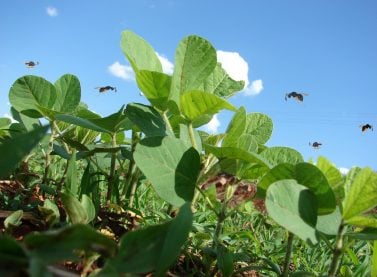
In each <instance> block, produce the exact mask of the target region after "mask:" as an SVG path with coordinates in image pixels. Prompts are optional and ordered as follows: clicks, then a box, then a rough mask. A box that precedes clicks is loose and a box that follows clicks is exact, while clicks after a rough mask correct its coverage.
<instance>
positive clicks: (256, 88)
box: [245, 79, 263, 95]
mask: <svg viewBox="0 0 377 277" xmlns="http://www.w3.org/2000/svg"><path fill="white" fill-rule="evenodd" d="M262 90H263V81H262V80H261V79H258V80H255V81H253V82H252V83H251V85H250V86H249V87H247V88H246V89H245V95H257V94H259V93H261V91H262Z"/></svg>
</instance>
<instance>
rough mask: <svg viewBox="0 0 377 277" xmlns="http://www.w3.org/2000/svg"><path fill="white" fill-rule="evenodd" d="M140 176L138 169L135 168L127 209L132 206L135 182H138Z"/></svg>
mask: <svg viewBox="0 0 377 277" xmlns="http://www.w3.org/2000/svg"><path fill="white" fill-rule="evenodd" d="M140 174H141V172H140V170H139V169H138V168H136V170H135V173H134V174H133V176H132V182H131V192H130V202H129V204H128V207H131V208H132V206H133V204H134V200H135V194H136V188H137V181H138V180H139V177H140Z"/></svg>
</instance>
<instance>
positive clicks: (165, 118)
mask: <svg viewBox="0 0 377 277" xmlns="http://www.w3.org/2000/svg"><path fill="white" fill-rule="evenodd" d="M166 113H167V111H164V112H163V113H162V118H163V119H164V121H165V124H166V126H167V127H168V129H169V130H170V131H171V132H172V133H174V130H173V128H172V126H171V124H170V121H169V118H168V116H167V115H166Z"/></svg>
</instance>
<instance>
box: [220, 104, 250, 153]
mask: <svg viewBox="0 0 377 277" xmlns="http://www.w3.org/2000/svg"><path fill="white" fill-rule="evenodd" d="M245 128H246V110H245V108H244V107H241V108H239V109H238V110H237V111H236V112H235V114H234V115H233V118H232V120H231V121H230V122H229V125H228V128H227V130H226V136H225V138H224V140H223V142H222V146H224V147H226V146H229V147H234V146H235V145H237V144H238V139H239V137H240V136H241V135H242V134H244V131H245Z"/></svg>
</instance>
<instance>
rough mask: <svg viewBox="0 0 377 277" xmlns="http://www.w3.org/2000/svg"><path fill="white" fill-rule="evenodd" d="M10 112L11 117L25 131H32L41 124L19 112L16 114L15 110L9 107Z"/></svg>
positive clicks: (37, 120)
mask: <svg viewBox="0 0 377 277" xmlns="http://www.w3.org/2000/svg"><path fill="white" fill-rule="evenodd" d="M10 112H11V114H12V117H13V118H14V119H15V120H17V121H18V122H19V123H20V124H21V125H22V126H23V127H24V128H25V130H27V131H31V130H34V129H36V128H38V127H41V123H40V121H39V119H36V118H31V117H28V116H26V115H24V114H22V113H20V112H18V111H17V110H16V109H15V108H13V107H11V109H10Z"/></svg>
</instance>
